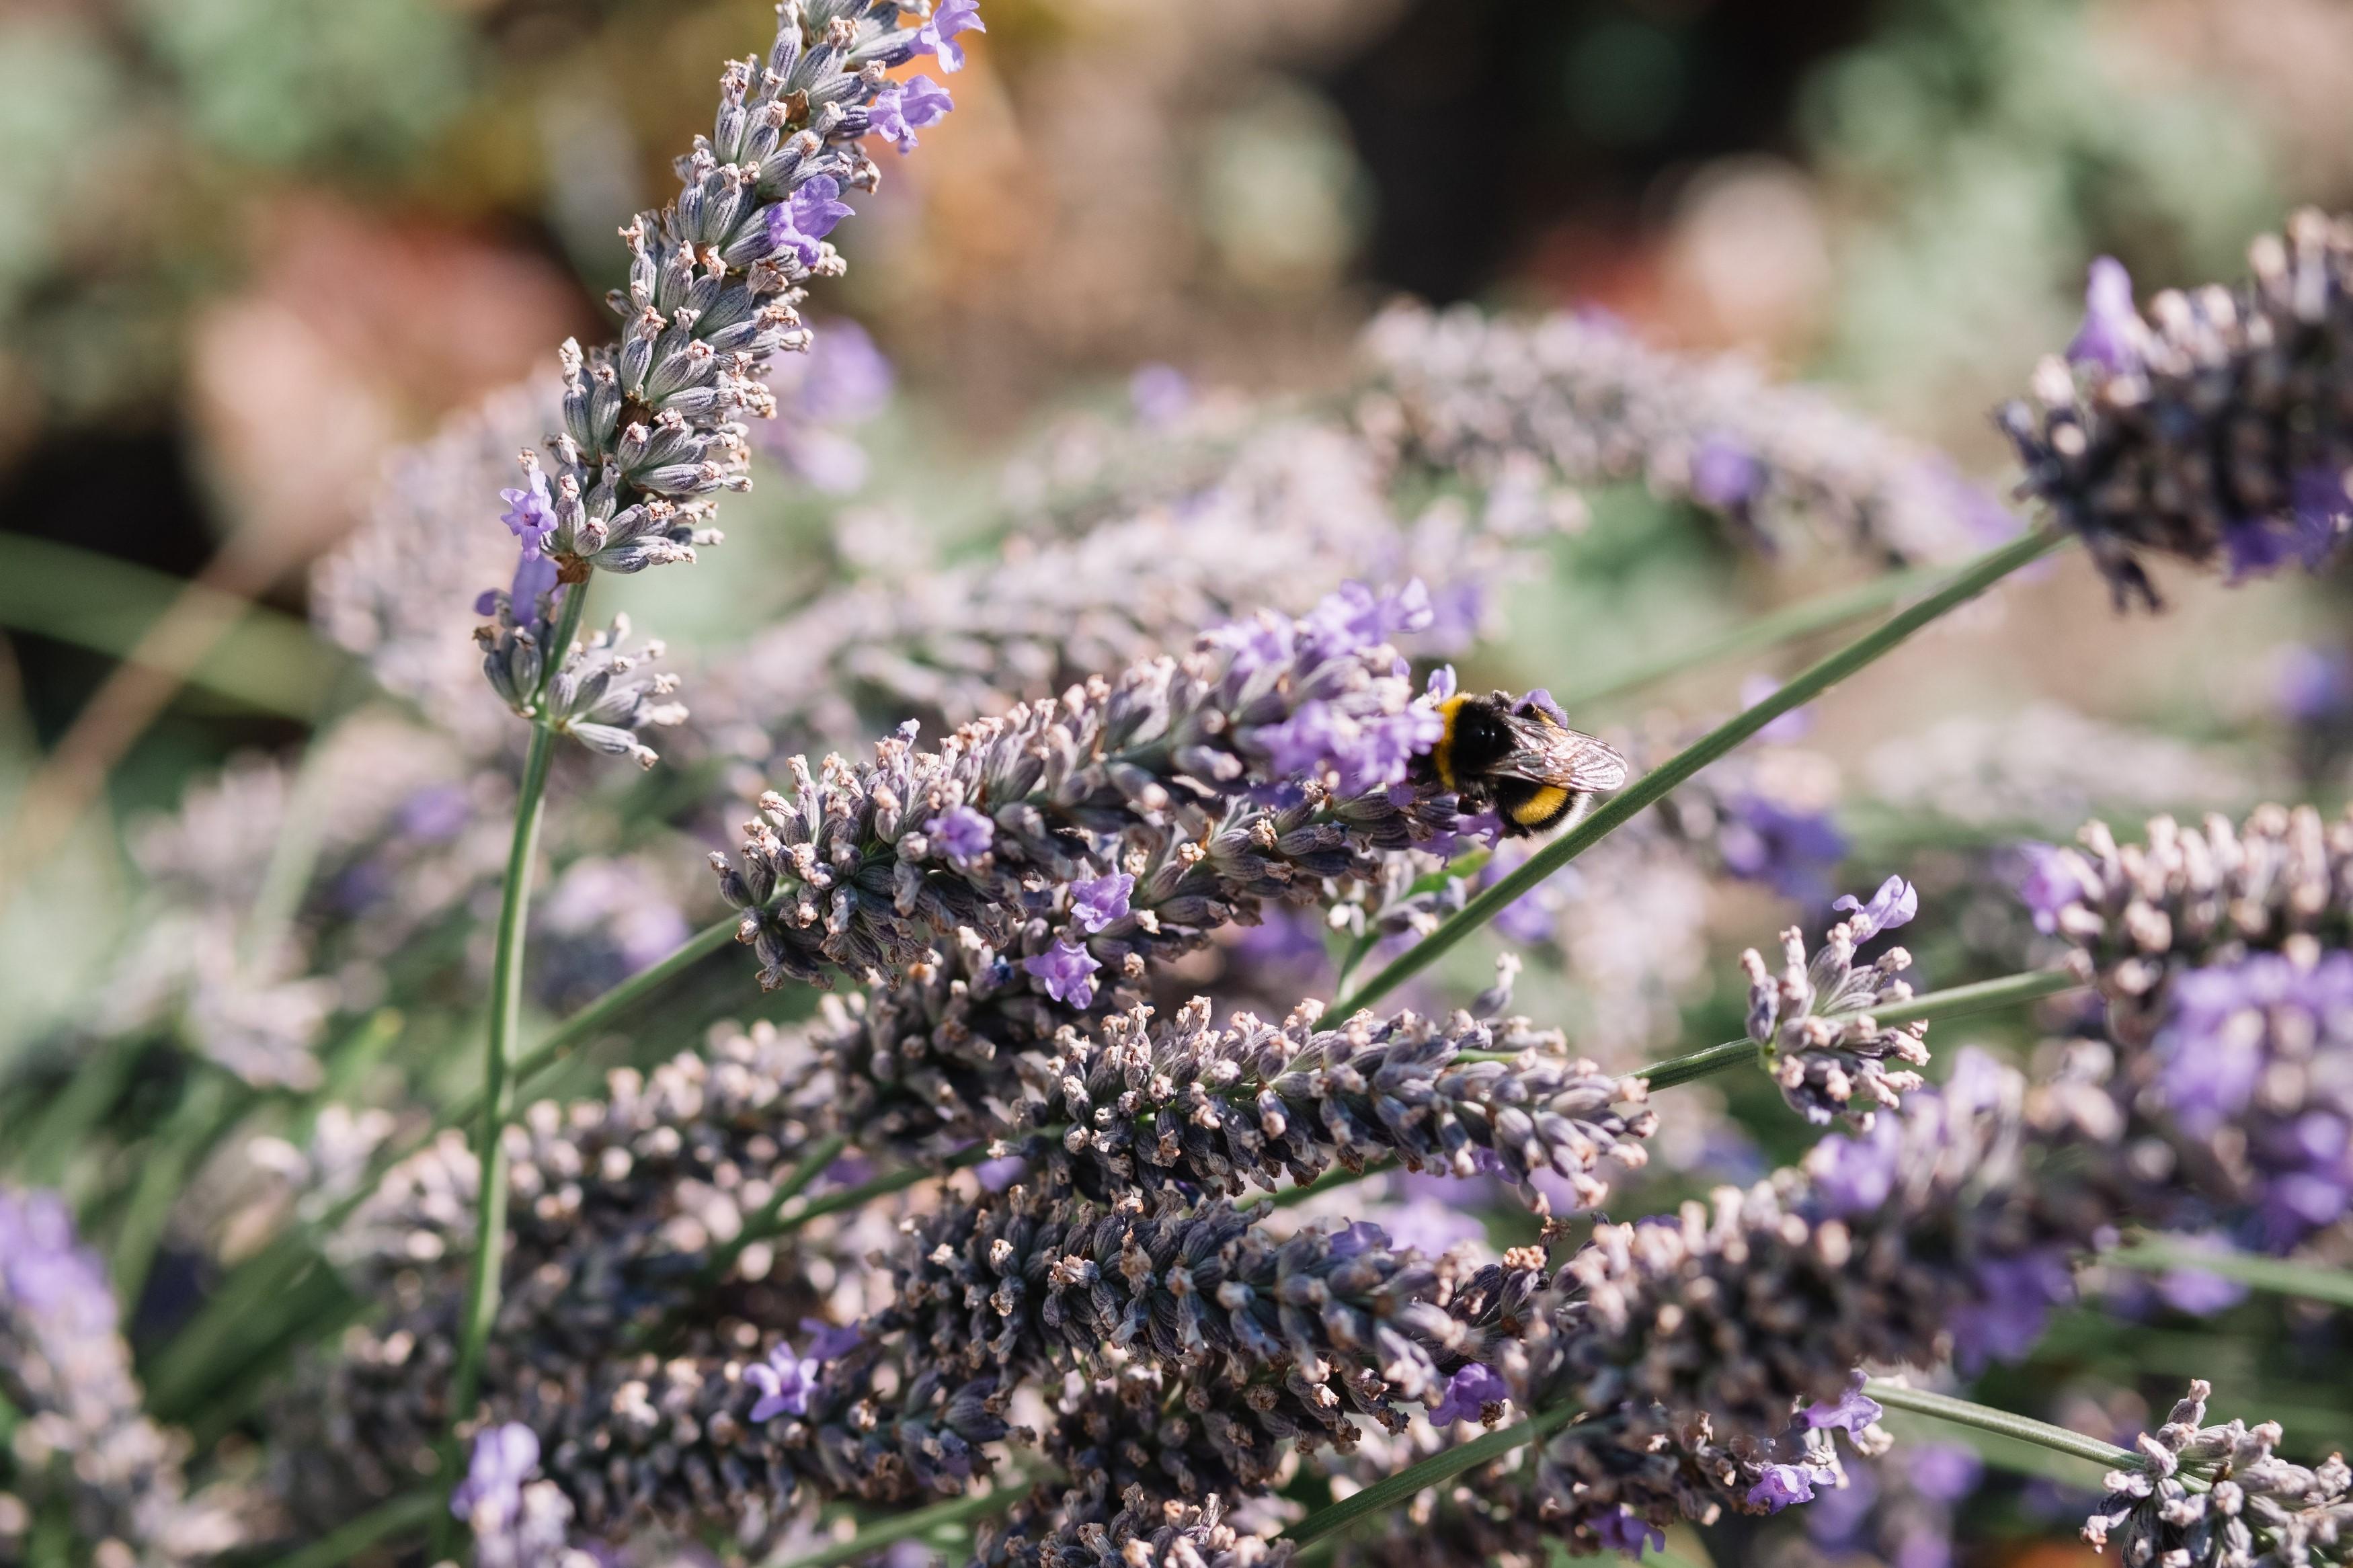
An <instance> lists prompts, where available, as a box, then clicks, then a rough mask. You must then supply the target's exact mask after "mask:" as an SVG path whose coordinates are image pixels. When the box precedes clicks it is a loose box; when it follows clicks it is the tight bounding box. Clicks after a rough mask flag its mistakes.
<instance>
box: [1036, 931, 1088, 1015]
mask: <svg viewBox="0 0 2353 1568" xmlns="http://www.w3.org/2000/svg"><path fill="white" fill-rule="evenodd" d="M1021 967H1022V969H1023V970H1024V971H1026V972H1027V973H1029V976H1030V978H1032V979H1034V980H1036V981H1037V982H1038V983H1039V984H1040V985H1042V986H1044V987H1045V989H1046V994H1047V995H1049V996H1050V997H1052V998H1053V999H1054V1000H1055V1001H1057V1002H1060V1003H1061V1004H1062V1005H1065V1006H1070V1007H1079V1008H1083V1007H1085V1006H1086V1005H1088V1004H1089V1003H1091V1002H1092V1001H1093V1000H1094V999H1095V971H1096V970H1098V969H1101V968H1102V967H1103V964H1102V963H1100V962H1099V961H1097V959H1096V958H1095V955H1094V954H1093V953H1091V952H1088V951H1087V950H1086V949H1085V948H1083V947H1080V946H1077V945H1075V944H1073V943H1071V942H1063V941H1058V942H1055V943H1054V945H1053V946H1051V947H1050V948H1048V949H1047V950H1046V951H1045V952H1041V953H1038V954H1036V955H1035V956H1034V957H1030V958H1025V959H1023V960H1022V961H1021Z"/></svg>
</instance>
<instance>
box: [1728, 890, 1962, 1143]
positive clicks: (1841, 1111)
mask: <svg viewBox="0 0 2353 1568" xmlns="http://www.w3.org/2000/svg"><path fill="white" fill-rule="evenodd" d="M1834 907H1835V908H1836V909H1838V910H1842V911H1846V912H1847V914H1848V918H1847V919H1846V920H1844V921H1840V922H1839V923H1838V924H1837V925H1834V926H1832V927H1831V929H1830V930H1829V931H1828V932H1826V933H1825V934H1824V936H1823V938H1822V945H1821V947H1820V949H1819V950H1818V951H1816V952H1815V953H1814V955H1813V956H1812V958H1811V959H1809V958H1808V957H1807V956H1806V944H1805V937H1804V935H1803V933H1802V932H1800V931H1799V930H1798V928H1797V927H1795V926H1792V927H1790V928H1789V929H1788V931H1783V932H1782V933H1781V968H1780V972H1779V973H1778V974H1777V973H1771V972H1769V971H1768V970H1767V967H1766V963H1765V960H1764V958H1763V956H1762V955H1761V954H1759V953H1758V952H1757V950H1756V949H1755V948H1753V947H1752V948H1750V949H1749V950H1748V951H1747V952H1744V953H1742V954H1741V955H1740V966H1741V969H1742V970H1743V971H1744V972H1745V973H1746V974H1747V976H1748V1037H1749V1038H1750V1039H1752V1040H1754V1041H1756V1042H1757V1049H1758V1051H1759V1052H1760V1053H1761V1054H1762V1056H1763V1058H1764V1063H1765V1069H1766V1070H1767V1072H1769V1073H1771V1074H1772V1075H1773V1081H1774V1082H1775V1083H1777V1084H1779V1085H1780V1086H1781V1095H1782V1098H1783V1099H1785V1100H1788V1102H1789V1109H1791V1110H1795V1111H1797V1112H1798V1113H1799V1115H1800V1116H1803V1117H1804V1118H1805V1119H1806V1120H1807V1121H1811V1122H1813V1123H1815V1124H1816V1125H1817V1126H1824V1125H1828V1124H1829V1123H1830V1122H1831V1121H1834V1120H1836V1119H1838V1118H1841V1117H1843V1118H1845V1119H1846V1120H1847V1121H1851V1122H1852V1123H1853V1124H1854V1125H1855V1126H1856V1127H1857V1128H1860V1129H1862V1130H1864V1131H1869V1129H1870V1127H1871V1122H1872V1114H1873V1107H1883V1108H1885V1109H1888V1110H1894V1109H1895V1108H1896V1107H1898V1106H1900V1105H1902V1104H1903V1103H1904V1096H1905V1095H1906V1094H1908V1093H1910V1092H1911V1091H1912V1090H1914V1089H1918V1088H1919V1087H1920V1085H1921V1083H1922V1082H1923V1081H1924V1080H1923V1079H1921V1077H1920V1075H1919V1074H1918V1073H1916V1072H1915V1071H1913V1070H1912V1069H1913V1068H1918V1067H1924V1066H1926V1064H1927V1060H1928V1047H1927V1046H1926V1037H1927V1032H1928V1026H1927V1025H1926V1023H1923V1022H1915V1023H1913V1024H1909V1025H1906V1026H1904V1027H1902V1028H1883V1027H1881V1026H1880V1025H1879V1023H1878V1022H1877V1020H1875V1019H1874V1018H1873V1016H1872V1011H1871V1010H1872V1009H1873V1008H1874V1007H1877V1006H1882V1005H1886V1004H1888V1003H1892V1002H1903V1001H1906V1000H1908V999H1909V998H1910V997H1911V994H1912V987H1911V986H1910V985H1908V984H1905V982H1904V981H1902V980H1899V979H1897V978H1896V976H1897V975H1899V974H1901V973H1903V972H1904V971H1905V970H1906V969H1908V968H1910V967H1911V965H1912V956H1911V954H1910V953H1908V952H1905V950H1904V949H1902V948H1900V947H1891V948H1889V949H1887V950H1886V951H1885V952H1883V953H1881V954H1880V955H1879V957H1878V958H1877V959H1876V960H1875V961H1873V963H1871V964H1869V965H1868V966H1866V967H1864V968H1861V969H1858V968H1856V967H1855V963H1854V952H1855V949H1856V948H1857V947H1859V946H1861V945H1862V943H1864V942H1869V941H1871V940H1872V939H1873V937H1875V936H1878V935H1879V934H1881V933H1882V932H1883V931H1893V930H1894V929H1895V928H1896V927H1898V926H1901V925H1904V924H1905V923H1907V922H1908V921H1910V920H1911V919H1912V917H1913V915H1914V914H1915V913H1916V912H1917V911H1918V910H1919V907H1920V899H1919V895H1918V894H1917V893H1916V892H1915V891H1914V890H1913V888H1912V884H1910V883H1909V882H1906V881H1905V879H1903V878H1901V877H1890V878H1888V879H1887V880H1886V881H1884V882H1883V883H1881V884H1880V887H1879V890H1878V891H1877V892H1876V893H1874V894H1873V896H1872V898H1871V901H1870V902H1869V903H1865V902H1863V901H1862V900H1861V899H1858V898H1856V897H1854V896H1852V895H1849V896H1847V897H1844V898H1841V899H1840V900H1838V902H1837V904H1836V905H1835V906H1834ZM1893 1063H1902V1064H1904V1065H1902V1066H1900V1067H1899V1066H1893V1065H1891V1064H1893Z"/></svg>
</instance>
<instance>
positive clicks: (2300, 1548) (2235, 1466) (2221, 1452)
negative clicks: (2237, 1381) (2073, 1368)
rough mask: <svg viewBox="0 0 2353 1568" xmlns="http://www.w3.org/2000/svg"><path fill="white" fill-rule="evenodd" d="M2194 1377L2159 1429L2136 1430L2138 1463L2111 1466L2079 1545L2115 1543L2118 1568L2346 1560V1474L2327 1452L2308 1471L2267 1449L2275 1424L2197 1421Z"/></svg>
mask: <svg viewBox="0 0 2353 1568" xmlns="http://www.w3.org/2000/svg"><path fill="white" fill-rule="evenodd" d="M2212 1393H2213V1390H2212V1388H2211V1386H2210V1385H2208V1384H2206V1383H2204V1382H2203V1381H2193V1382H2192V1383H2191V1384H2189V1394H2188V1395H2187V1396H2185V1397H2184V1398H2183V1399H2182V1400H2181V1401H2180V1403H2179V1404H2177V1405H2174V1407H2173V1410H2172V1413H2171V1414H2170V1415H2168V1416H2167V1418H2166V1422H2165V1425H2163V1426H2159V1427H2158V1429H2157V1430H2156V1431H2154V1432H2146V1433H2143V1434H2142V1435H2141V1436H2140V1438H2139V1440H2138V1443H2137V1447H2138V1448H2139V1450H2140V1458H2141V1463H2140V1465H2139V1466H2138V1467H2137V1468H2133V1469H2129V1470H2121V1469H2120V1470H2111V1471H2110V1472H2108V1476H2107V1479H2106V1483H2105V1484H2106V1487H2107V1495H2106V1496H2105V1497H2104V1498H2102V1499H2101V1500H2100V1504H2099V1507H2098V1508H2097V1509H2096V1510H2094V1512H2093V1514H2092V1516H2091V1517H2090V1518H2089V1519H2088V1520H2086V1521H2084V1540H2085V1541H2088V1542H2091V1543H2092V1545H2093V1547H2094V1548H2095V1549H2096V1550H2099V1551H2102V1552H2105V1551H2106V1550H2107V1548H2108V1545H2109V1544H2110V1543H2111V1542H2114V1543H2115V1545H2116V1553H2117V1556H2118V1557H2119V1559H2121V1560H2122V1562H2123V1563H2125V1568H2313V1565H2315V1564H2327V1563H2344V1562H2345V1561H2347V1559H2348V1556H2353V1469H2348V1468H2347V1466H2346V1463H2345V1459H2344V1457H2343V1456H2342V1455H2331V1456H2330V1457H2329V1458H2328V1460H2327V1463H2325V1464H2323V1465H2321V1466H2320V1467H2319V1468H2316V1469H2307V1468H2305V1467H2304V1466H2302V1465H2296V1464H2291V1463H2289V1462H2288V1461H2287V1460H2285V1459H2283V1458H2279V1456H2278V1455H2277V1454H2275V1453H2274V1451H2273V1450H2274V1448H2275V1447H2277V1446H2278V1444H2279V1441H2280V1435H2281V1434H2280V1428H2279V1426H2278V1425H2277V1424H2276V1423H2274V1422H2269V1421H2266V1422H2264V1423H2263V1425H2262V1426H2254V1427H2250V1426H2247V1424H2246V1423H2245V1422H2243V1421H2232V1422H2230V1423H2229V1424H2227V1425H2224V1426H2207V1425H2206V1424H2205V1422H2206V1400H2207V1398H2208V1396H2209V1395H2210V1394H2212Z"/></svg>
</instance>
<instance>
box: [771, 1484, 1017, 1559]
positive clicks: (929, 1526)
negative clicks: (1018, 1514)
mask: <svg viewBox="0 0 2353 1568" xmlns="http://www.w3.org/2000/svg"><path fill="white" fill-rule="evenodd" d="M1042 1479H1045V1477H1044V1476H1018V1475H1008V1476H1007V1477H1006V1478H1005V1479H1004V1481H1003V1482H1002V1483H1001V1484H999V1485H997V1486H994V1487H991V1488H990V1489H988V1490H987V1491H985V1492H968V1493H966V1494H965V1496H963V1497H952V1498H949V1499H947V1500H944V1501H942V1502H935V1503H933V1504H932V1505H931V1506H930V1507H928V1508H919V1509H913V1510H909V1511H908V1512H906V1513H901V1514H893V1515H892V1517H891V1518H889V1519H883V1520H877V1521H875V1522H873V1523H872V1524H870V1525H868V1526H867V1527H866V1528H865V1529H863V1530H861V1531H859V1532H858V1533H857V1534H855V1535H853V1536H851V1537H849V1539H848V1540H847V1541H837V1542H833V1543H832V1544H831V1545H829V1546H820V1547H818V1549H817V1550H816V1551H814V1552H802V1553H801V1554H800V1555H799V1556H797V1557H785V1556H781V1555H779V1556H776V1557H772V1558H770V1559H769V1560H768V1562H767V1564H766V1568H838V1565H839V1564H840V1563H855V1562H858V1561H859V1560H860V1559H861V1558H864V1557H869V1556H871V1555H872V1554H873V1553H875V1552H880V1551H881V1550H882V1549H883V1548H884V1547H886V1546H892V1545H895V1544H896V1543H898V1542H902V1541H911V1540H913V1539H914V1538H915V1537H916V1536H919V1535H928V1534H930V1533H931V1532H932V1531H934V1530H947V1529H952V1528H955V1527H959V1526H963V1525H967V1524H974V1523H977V1522H978V1521H981V1520H984V1519H987V1518H988V1517H990V1516H991V1515H992V1514H998V1513H1002V1512H1004V1511H1005V1510H1007V1509H1009V1508H1011V1507H1012V1506H1013V1505H1014V1504H1015V1503H1017V1502H1018V1501H1019V1500H1021V1498H1022V1497H1023V1495H1024V1494H1026V1493H1027V1492H1028V1491H1029V1489H1030V1487H1031V1486H1032V1485H1034V1484H1035V1483H1036V1482H1038V1481H1039V1480H1042Z"/></svg>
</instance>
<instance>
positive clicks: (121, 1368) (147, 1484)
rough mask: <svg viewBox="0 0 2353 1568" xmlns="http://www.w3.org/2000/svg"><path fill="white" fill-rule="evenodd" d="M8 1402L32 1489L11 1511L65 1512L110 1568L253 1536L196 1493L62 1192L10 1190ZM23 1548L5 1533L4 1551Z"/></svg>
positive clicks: (20, 1462)
mask: <svg viewBox="0 0 2353 1568" xmlns="http://www.w3.org/2000/svg"><path fill="white" fill-rule="evenodd" d="M0 1395H5V1401H6V1404H7V1405H11V1406H13V1407H14V1408H13V1410H12V1411H11V1415H12V1416H13V1418H14V1424H15V1432H14V1434H13V1436H12V1437H11V1449H12V1451H13V1456H14V1458H15V1461H16V1464H15V1475H14V1480H13V1483H12V1484H13V1485H14V1486H16V1488H17V1489H20V1490H21V1491H22V1493H23V1494H24V1495H23V1496H22V1497H21V1498H20V1499H16V1500H15V1502H16V1506H15V1507H14V1508H5V1509H0V1514H13V1515H15V1516H16V1519H17V1520H18V1521H20V1522H21V1521H23V1520H24V1519H25V1518H26V1514H27V1512H28V1511H29V1513H31V1514H32V1515H34V1516H49V1517H54V1518H55V1519H57V1520H58V1522H59V1523H61V1524H62V1525H63V1526H64V1528H65V1529H66V1530H67V1531H69V1533H70V1534H71V1536H72V1537H74V1538H75V1539H77V1540H79V1542H82V1543H83V1546H84V1549H85V1550H87V1551H88V1552H90V1556H89V1557H88V1558H87V1559H85V1561H88V1562H90V1563H97V1564H99V1565H100V1568H133V1565H134V1564H160V1565H176V1564H181V1563H198V1562H202V1561H204V1560H206V1559H207V1558H210V1557H213V1556H216V1555H217V1554H218V1553H220V1552H226V1551H228V1550H229V1549H230V1548H232V1547H235V1546H237V1545H238V1544H240V1543H241V1542H243V1540H244V1538H245V1530H244V1525H243V1523H242V1521H240V1519H239V1518H238V1516H237V1511H236V1510H235V1509H234V1508H233V1507H232V1506H230V1504H229V1502H228V1501H227V1500H223V1499H221V1498H218V1497H210V1496H206V1497H198V1498H195V1499H191V1498H190V1497H188V1495H187V1489H186V1483H185V1480H184V1479H183V1478H182V1475H181V1469H180V1466H181V1459H182V1456H183V1453H184V1451H185V1447H186V1443H185V1439H184V1438H183V1437H181V1436H180V1435H179V1434H177V1433H174V1432H169V1431H166V1430H164V1428H162V1427H160V1426H156V1425H155V1424H154V1423H153V1421H151V1420H149V1419H148V1418H147V1415H146V1414H145V1412H144V1411H143V1409H142V1405H141V1399H140V1392H139V1384H138V1383H137V1382H136V1381H135V1380H134V1379H133V1378H132V1371H131V1347H130V1346H128V1345H126V1344H125V1343H123V1342H122V1336H121V1334H120V1333H118V1332H117V1331H116V1329H115V1307H114V1295H113V1292H112V1291H111V1290H110V1289H108V1288H107V1283H106V1274H105V1270H104V1268H103V1267H102V1266H101V1265H100V1262H99V1260H98V1258H96V1257H95V1256H94V1255H93V1254H91V1253H90V1252H89V1251H87V1250H85V1249H84V1248H83V1247H80V1246H79V1244H78V1243H77V1241H76V1240H75V1237H74V1232H73V1220H72V1218H71V1216H70V1215H69V1213H68V1211H67V1209H66V1206H65V1204H64V1201H63V1200H62V1199H60V1198H59V1197H58V1194H55V1193H48V1192H31V1193H27V1192H21V1191H17V1190H15V1189H11V1188H5V1187H0ZM5 1500H7V1498H6V1494H0V1501H5ZM18 1544H20V1543H19V1542H12V1541H10V1540H9V1539H8V1538H7V1536H6V1535H5V1534H0V1556H6V1557H8V1558H10V1560H11V1561H14V1560H15V1555H14V1548H15V1547H16V1546H17V1545H18Z"/></svg>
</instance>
